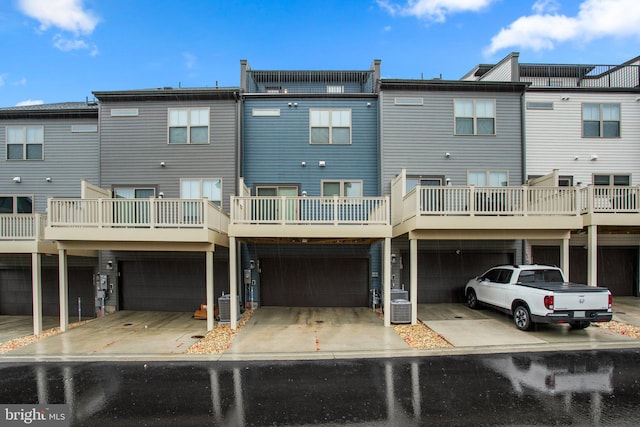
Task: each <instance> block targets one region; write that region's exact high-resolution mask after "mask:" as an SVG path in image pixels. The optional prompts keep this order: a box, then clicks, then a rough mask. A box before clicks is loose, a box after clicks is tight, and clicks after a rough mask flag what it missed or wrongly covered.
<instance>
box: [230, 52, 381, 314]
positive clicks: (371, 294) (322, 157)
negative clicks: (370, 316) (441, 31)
mask: <svg viewBox="0 0 640 427" xmlns="http://www.w3.org/2000/svg"><path fill="white" fill-rule="evenodd" d="M379 77H380V61H379V60H374V61H373V63H372V65H371V68H370V69H369V70H351V71H350V70H342V71H340V70H339V71H321V70H314V71H307V70H254V69H252V68H251V67H250V66H249V63H248V62H247V61H241V80H240V81H241V84H242V87H243V107H242V162H241V177H240V182H241V184H240V188H239V190H240V192H239V193H238V196H234V197H232V200H231V219H230V225H229V236H230V240H231V242H232V243H231V246H232V247H233V246H234V245H235V246H236V247H237V248H238V253H239V254H240V257H239V262H240V264H241V265H240V268H241V270H242V283H240V284H234V283H233V281H234V277H233V275H232V277H231V280H232V285H231V286H232V289H234V288H236V287H237V288H238V289H239V293H242V294H244V298H245V301H247V305H248V306H250V307H256V306H258V305H275V306H282V305H284V306H329V307H331V306H335V307H339V306H347V307H367V306H371V304H372V303H373V302H374V300H376V299H377V298H379V297H380V296H381V295H382V292H381V291H382V288H383V283H385V280H384V277H383V276H384V274H388V269H385V268H384V267H383V264H384V262H385V261H384V260H385V259H387V260H389V259H390V252H389V251H390V237H391V228H390V223H389V199H388V197H385V196H383V195H382V192H381V187H380V178H379V172H380V168H379V146H378V100H377V86H376V84H377V81H378V80H379ZM231 251H232V252H233V249H231ZM385 254H386V255H385ZM385 270H386V271H385ZM387 282H388V281H387ZM231 294H232V296H233V295H234V294H235V293H234V292H233V291H232V292H231ZM377 304H378V306H379V304H380V302H379V301H378V302H377ZM232 306H234V304H233V303H232ZM386 321H387V323H388V322H389V319H386Z"/></svg>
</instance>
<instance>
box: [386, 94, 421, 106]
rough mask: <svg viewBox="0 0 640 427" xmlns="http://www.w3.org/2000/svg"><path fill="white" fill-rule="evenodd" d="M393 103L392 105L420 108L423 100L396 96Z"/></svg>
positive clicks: (414, 97)
mask: <svg viewBox="0 0 640 427" xmlns="http://www.w3.org/2000/svg"><path fill="white" fill-rule="evenodd" d="M393 103H394V105H405V106H409V107H422V106H423V105H424V98H423V97H416V96H396V97H395V98H393Z"/></svg>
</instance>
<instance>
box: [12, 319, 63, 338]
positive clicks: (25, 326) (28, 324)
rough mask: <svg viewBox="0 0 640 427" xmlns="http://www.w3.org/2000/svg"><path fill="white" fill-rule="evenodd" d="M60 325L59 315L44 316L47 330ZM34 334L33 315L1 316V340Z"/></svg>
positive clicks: (43, 325) (43, 324)
mask: <svg viewBox="0 0 640 427" xmlns="http://www.w3.org/2000/svg"><path fill="white" fill-rule="evenodd" d="M56 326H60V318H59V317H57V316H44V317H43V318H42V329H43V330H47V329H50V328H55V327H56ZM32 334H33V317H31V316H9V315H2V316H0V342H5V341H10V340H12V339H14V338H22V337H25V336H27V335H32Z"/></svg>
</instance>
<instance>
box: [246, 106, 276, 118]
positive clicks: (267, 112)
mask: <svg viewBox="0 0 640 427" xmlns="http://www.w3.org/2000/svg"><path fill="white" fill-rule="evenodd" d="M251 115H252V116H253V117H280V109H279V108H253V109H251Z"/></svg>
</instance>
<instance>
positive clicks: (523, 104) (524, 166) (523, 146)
mask: <svg viewBox="0 0 640 427" xmlns="http://www.w3.org/2000/svg"><path fill="white" fill-rule="evenodd" d="M526 91H527V88H526V87H525V88H524V89H523V90H522V93H521V94H520V141H521V142H520V144H521V145H520V162H521V166H520V168H521V173H522V183H523V184H524V183H526V182H527V179H526V178H527V132H526V120H525V112H526V99H525V93H526ZM521 244H522V263H523V264H524V263H525V261H526V260H527V241H526V240H525V239H523V240H522V241H521ZM528 261H531V260H528Z"/></svg>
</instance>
